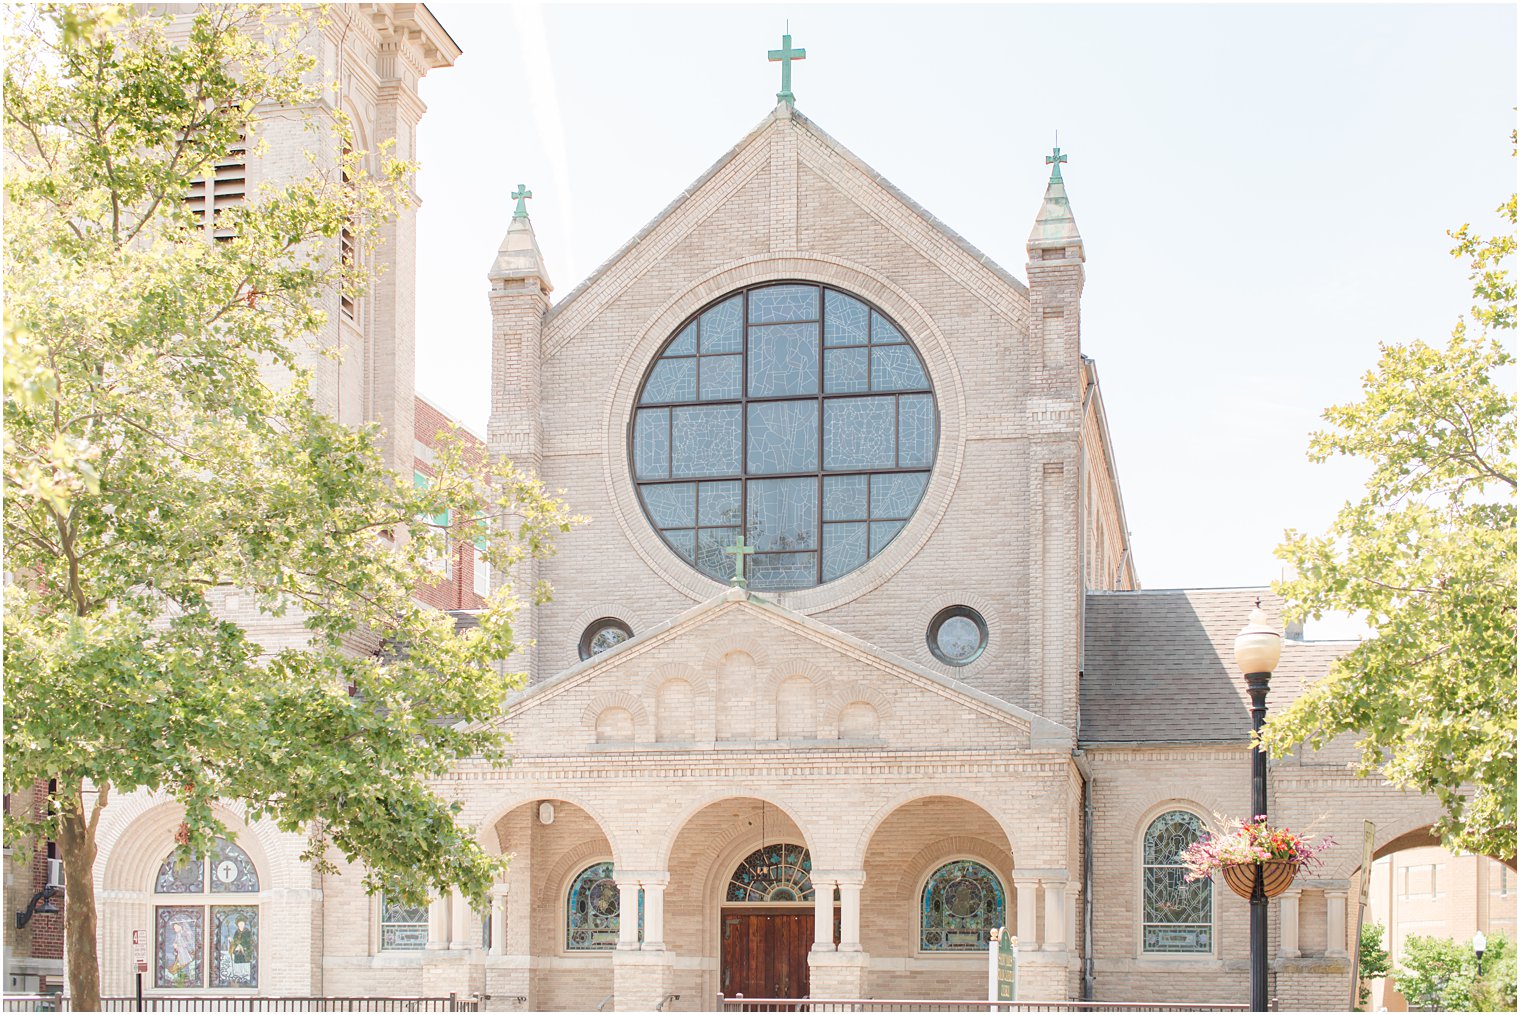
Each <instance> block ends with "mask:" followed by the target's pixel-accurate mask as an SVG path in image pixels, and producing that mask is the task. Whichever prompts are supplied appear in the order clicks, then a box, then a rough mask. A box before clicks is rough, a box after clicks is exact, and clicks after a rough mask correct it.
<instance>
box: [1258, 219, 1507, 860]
mask: <svg viewBox="0 0 1520 1015" xmlns="http://www.w3.org/2000/svg"><path fill="white" fill-rule="evenodd" d="M1499 213H1500V214H1501V215H1502V216H1503V217H1504V218H1505V219H1506V220H1507V221H1508V224H1509V229H1508V231H1507V232H1505V233H1504V234H1501V235H1499V236H1496V237H1492V238H1479V237H1477V236H1474V235H1473V234H1472V232H1471V230H1470V229H1469V227H1468V226H1463V227H1462V228H1461V229H1459V230H1456V231H1454V232H1453V233H1452V234H1451V235H1452V236H1453V238H1455V239H1456V240H1457V246H1456V248H1455V249H1454V250H1453V252H1452V253H1453V254H1454V255H1455V256H1457V257H1459V258H1462V259H1465V260H1467V261H1468V263H1469V264H1470V266H1471V271H1472V279H1473V292H1474V297H1475V299H1476V301H1477V302H1476V305H1475V306H1474V307H1473V311H1472V321H1471V322H1468V321H1466V320H1459V321H1458V323H1457V326H1456V328H1455V330H1454V331H1453V332H1452V335H1451V339H1450V341H1448V342H1447V343H1446V344H1445V346H1444V347H1437V346H1430V345H1427V344H1425V343H1424V342H1421V341H1413V342H1409V343H1407V344H1403V345H1384V346H1382V356H1381V358H1380V360H1379V362H1378V365H1377V369H1376V370H1373V371H1372V372H1370V373H1368V374H1367V376H1366V377H1365V378H1364V379H1363V382H1362V389H1363V398H1362V400H1361V401H1360V402H1356V403H1353V404H1349V405H1339V406H1334V407H1332V408H1330V409H1327V410H1326V411H1325V413H1324V419H1325V421H1326V422H1327V423H1328V424H1329V427H1328V428H1327V429H1325V430H1322V431H1320V432H1318V433H1315V434H1314V435H1313V436H1312V438H1311V441H1310V445H1309V457H1310V459H1311V460H1313V461H1324V460H1326V459H1328V458H1330V457H1331V456H1333V455H1349V456H1354V457H1358V458H1361V459H1363V460H1365V461H1367V462H1370V463H1371V465H1372V474H1371V476H1370V477H1369V479H1368V480H1367V487H1366V493H1365V495H1364V496H1363V497H1362V499H1361V500H1359V501H1356V502H1355V503H1348V504H1346V505H1345V506H1344V507H1343V508H1342V509H1341V511H1340V513H1339V514H1338V515H1337V516H1336V519H1335V522H1334V524H1333V525H1332V526H1331V529H1330V531H1329V533H1327V534H1326V535H1323V536H1313V535H1306V534H1303V533H1300V532H1294V531H1291V530H1290V531H1289V532H1288V533H1287V534H1286V539H1285V542H1284V543H1283V544H1282V545H1281V546H1280V547H1278V550H1277V554H1278V556H1279V557H1281V558H1282V559H1283V560H1285V561H1287V562H1288V563H1289V564H1290V565H1292V567H1293V568H1294V570H1295V571H1296V572H1297V577H1295V578H1294V579H1293V580H1291V581H1287V582H1284V583H1282V584H1281V585H1280V587H1279V591H1280V592H1281V593H1282V595H1283V597H1284V598H1285V600H1286V601H1287V604H1288V611H1289V613H1290V614H1291V615H1293V616H1296V617H1304V616H1312V617H1318V616H1320V615H1321V614H1322V613H1323V612H1325V611H1340V610H1344V611H1350V612H1363V613H1364V614H1365V616H1366V618H1367V623H1368V625H1369V626H1370V627H1371V628H1372V629H1373V632H1374V636H1373V637H1372V638H1370V639H1368V640H1367V641H1364V642H1363V643H1362V644H1361V645H1359V646H1358V647H1357V648H1356V649H1354V650H1353V651H1351V652H1350V653H1348V654H1347V655H1346V656H1345V657H1343V658H1342V659H1340V660H1339V661H1337V662H1336V663H1335V665H1334V666H1333V667H1332V668H1331V670H1330V674H1329V676H1327V677H1326V678H1325V679H1324V680H1322V681H1320V682H1319V683H1318V684H1316V685H1314V686H1313V687H1312V688H1310V690H1309V691H1308V692H1307V693H1306V694H1304V695H1303V696H1302V697H1300V698H1299V699H1297V700H1296V701H1295V702H1294V703H1293V704H1292V705H1291V706H1289V707H1288V708H1286V709H1284V710H1283V711H1281V712H1279V713H1277V714H1276V715H1275V716H1273V717H1272V718H1271V719H1270V720H1269V721H1268V723H1267V726H1266V728H1265V729H1264V730H1263V731H1262V740H1263V742H1264V743H1265V744H1266V746H1267V748H1268V749H1269V750H1270V751H1271V752H1272V753H1273V754H1276V755H1281V754H1284V753H1286V752H1287V751H1289V750H1291V749H1293V748H1294V747H1295V746H1296V745H1297V744H1299V743H1301V742H1303V741H1305V740H1307V741H1308V742H1309V743H1310V744H1311V745H1312V746H1315V747H1318V746H1321V745H1323V744H1324V743H1325V742H1326V741H1328V740H1329V739H1330V738H1332V737H1334V736H1336V735H1338V734H1342V733H1353V734H1357V735H1359V737H1360V740H1359V743H1360V747H1361V750H1362V761H1361V770H1362V772H1363V774H1370V773H1372V772H1374V771H1381V772H1382V774H1383V775H1384V776H1385V777H1386V778H1387V779H1388V780H1389V781H1390V782H1392V783H1393V784H1395V785H1397V786H1402V787H1408V788H1411V789H1415V790H1419V791H1420V792H1422V793H1434V794H1436V795H1437V797H1438V798H1439V799H1440V801H1441V804H1442V807H1443V811H1444V816H1443V818H1442V820H1441V821H1440V822H1439V824H1438V825H1437V828H1436V831H1437V832H1438V834H1440V835H1441V836H1442V838H1443V840H1444V841H1445V843H1446V845H1447V846H1448V847H1450V848H1452V849H1453V850H1459V851H1467V852H1475V853H1486V854H1489V855H1492V856H1497V857H1502V858H1506V859H1509V860H1510V861H1511V862H1513V860H1514V857H1515V708H1516V697H1515V593H1516V589H1515V565H1516V555H1515V463H1514V447H1515V396H1514V395H1513V394H1512V393H1511V391H1510V390H1508V389H1509V387H1510V380H1511V379H1512V375H1513V370H1512V369H1511V365H1512V364H1513V363H1514V358H1513V356H1512V355H1511V354H1510V352H1509V351H1508V350H1507V349H1506V348H1505V346H1504V344H1503V343H1501V341H1500V340H1499V339H1498V338H1497V337H1496V333H1497V332H1502V331H1504V330H1507V329H1513V328H1514V326H1515V279H1514V274H1513V263H1512V262H1513V253H1514V249H1515V239H1514V225H1515V198H1514V197H1513V196H1511V197H1510V199H1509V201H1508V202H1506V203H1505V204H1504V205H1502V206H1500V208H1499Z"/></svg>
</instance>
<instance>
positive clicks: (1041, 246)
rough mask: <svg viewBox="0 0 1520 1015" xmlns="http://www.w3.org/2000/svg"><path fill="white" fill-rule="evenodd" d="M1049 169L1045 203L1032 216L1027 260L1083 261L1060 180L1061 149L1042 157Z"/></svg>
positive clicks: (1077, 234)
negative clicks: (1069, 259)
mask: <svg viewBox="0 0 1520 1015" xmlns="http://www.w3.org/2000/svg"><path fill="white" fill-rule="evenodd" d="M1045 161H1046V163H1047V164H1049V166H1050V183H1048V184H1047V185H1046V187H1045V203H1044V204H1042V205H1040V213H1039V214H1038V215H1036V216H1035V220H1034V228H1033V229H1032V230H1030V233H1029V259H1030V260H1031V261H1039V260H1047V261H1048V260H1052V259H1056V258H1062V257H1073V258H1076V259H1077V260H1079V261H1081V260H1086V256H1085V254H1084V252H1083V250H1082V234H1081V233H1079V232H1077V220H1076V219H1075V218H1073V217H1072V214H1071V202H1070V201H1069V200H1067V197H1066V181H1065V180H1063V179H1061V163H1063V162H1065V161H1066V156H1065V155H1062V154H1061V149H1059V148H1056V149H1053V151H1052V153H1051V154H1050V155H1047V156H1045Z"/></svg>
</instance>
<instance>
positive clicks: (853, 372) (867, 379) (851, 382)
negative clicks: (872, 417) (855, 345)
mask: <svg viewBox="0 0 1520 1015" xmlns="http://www.w3.org/2000/svg"><path fill="white" fill-rule="evenodd" d="M904 348H906V346H904ZM882 351H883V352H885V351H886V350H882ZM868 354H869V350H867V349H826V350H824V353H823V390H824V391H825V392H826V393H827V394H830V395H836V394H840V393H842V392H849V391H869V390H870V389H871V364H870V360H868V359H867V358H866V357H867V355H868Z"/></svg>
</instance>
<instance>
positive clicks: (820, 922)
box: [808, 867, 871, 998]
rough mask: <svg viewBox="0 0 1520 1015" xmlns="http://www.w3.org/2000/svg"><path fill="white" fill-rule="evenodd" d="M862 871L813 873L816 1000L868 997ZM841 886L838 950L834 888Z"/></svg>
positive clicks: (811, 964) (811, 957)
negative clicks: (862, 939)
mask: <svg viewBox="0 0 1520 1015" xmlns="http://www.w3.org/2000/svg"><path fill="white" fill-rule="evenodd" d="M865 883H866V872H865V871H863V870H820V869H818V868H816V867H815V868H814V869H813V890H814V892H815V895H814V900H813V907H814V908H813V920H814V924H813V942H814V943H813V950H812V951H811V952H809V953H808V975H809V979H810V981H811V982H810V985H809V990H810V993H811V994H812V996H813V997H820V998H857V997H865V996H866V973H867V970H868V969H869V968H870V965H871V956H870V955H869V954H867V952H866V951H865V948H864V946H862V945H861V943H860V894H861V890H862V889H863V888H864V886H865ZM835 884H837V885H838V886H839V947H838V948H837V949H836V948H835V947H834V903H833V897H834V891H833V888H834V885H835Z"/></svg>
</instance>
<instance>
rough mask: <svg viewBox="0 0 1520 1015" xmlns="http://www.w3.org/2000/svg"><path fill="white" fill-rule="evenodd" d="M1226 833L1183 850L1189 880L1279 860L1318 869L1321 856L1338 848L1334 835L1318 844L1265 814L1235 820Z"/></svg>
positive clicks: (1325, 836) (1208, 835)
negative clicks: (1270, 821) (1272, 822)
mask: <svg viewBox="0 0 1520 1015" xmlns="http://www.w3.org/2000/svg"><path fill="white" fill-rule="evenodd" d="M1229 824H1230V827H1228V828H1227V829H1226V830H1225V831H1223V832H1209V833H1208V834H1207V835H1205V836H1204V837H1203V838H1202V839H1199V840H1198V841H1197V842H1195V843H1193V844H1192V845H1191V846H1188V847H1187V848H1186V849H1184V850H1183V851H1182V854H1181V857H1180V859H1181V860H1182V864H1183V866H1185V867H1186V868H1187V875H1186V880H1188V881H1199V880H1202V879H1203V878H1206V877H1208V876H1210V875H1211V874H1213V873H1214V872H1215V871H1217V870H1221V869H1223V868H1225V867H1231V866H1234V865H1236V864H1242V863H1267V862H1271V861H1277V862H1280V863H1290V864H1293V865H1295V866H1298V867H1305V866H1313V867H1317V866H1319V865H1320V864H1321V863H1322V861H1321V860H1320V858H1319V854H1320V853H1322V852H1324V851H1325V850H1327V849H1329V848H1330V847H1331V846H1333V845H1335V839H1334V838H1332V837H1331V836H1328V835H1324V836H1320V837H1319V838H1318V839H1317V840H1316V841H1311V840H1310V839H1309V838H1308V837H1305V836H1302V835H1299V834H1298V833H1296V832H1294V831H1292V830H1291V829H1289V828H1286V827H1283V828H1274V827H1272V826H1271V825H1269V824H1267V819H1266V815H1262V814H1259V815H1257V816H1256V819H1255V821H1239V820H1237V821H1233V822H1230V823H1229Z"/></svg>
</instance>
